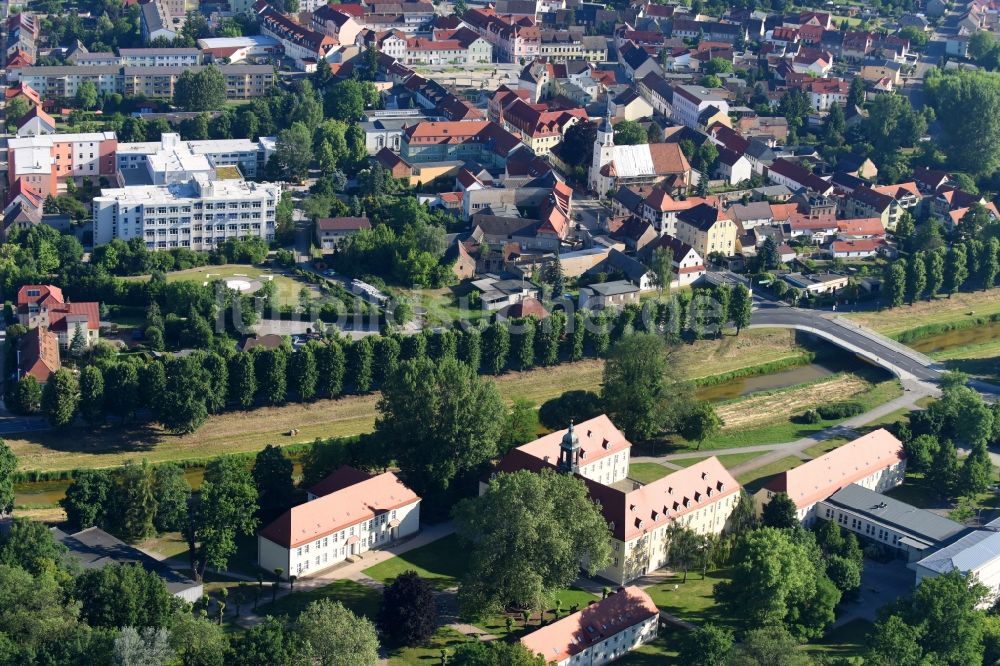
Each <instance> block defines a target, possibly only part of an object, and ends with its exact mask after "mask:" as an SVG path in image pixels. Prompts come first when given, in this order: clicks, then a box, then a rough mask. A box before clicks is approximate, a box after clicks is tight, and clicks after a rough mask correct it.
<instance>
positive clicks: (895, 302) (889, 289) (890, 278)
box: [882, 259, 906, 308]
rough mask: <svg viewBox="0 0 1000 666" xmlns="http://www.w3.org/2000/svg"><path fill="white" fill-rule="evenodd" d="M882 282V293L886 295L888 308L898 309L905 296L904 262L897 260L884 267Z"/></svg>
mask: <svg viewBox="0 0 1000 666" xmlns="http://www.w3.org/2000/svg"><path fill="white" fill-rule="evenodd" d="M884 282H885V285H884V286H883V287H882V291H884V292H885V294H886V300H887V301H888V302H889V307H893V308H898V307H899V306H901V305H902V304H903V302H904V300H905V296H906V261H905V260H903V259H897V260H896V261H894V262H892V263H891V264H889V265H888V266H886V270H885V276H884Z"/></svg>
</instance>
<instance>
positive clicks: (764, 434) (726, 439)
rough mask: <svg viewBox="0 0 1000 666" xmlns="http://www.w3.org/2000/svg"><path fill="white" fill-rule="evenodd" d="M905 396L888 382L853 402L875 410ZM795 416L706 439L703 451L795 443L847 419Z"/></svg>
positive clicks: (688, 447) (681, 444)
mask: <svg viewBox="0 0 1000 666" xmlns="http://www.w3.org/2000/svg"><path fill="white" fill-rule="evenodd" d="M902 394H903V389H902V388H901V386H900V384H899V382H898V381H896V380H887V381H882V382H879V383H877V384H874V385H873V386H872V387H871V388H870V389H868V390H867V391H865V392H863V393H860V394H858V395H856V396H854V397H852V398H851V401H852V402H859V403H861V404H862V405H864V408H865V410H866V411H867V410H870V409H874V408H875V407H877V406H879V405H882V404H885V403H887V402H889V401H890V400H894V399H895V398H898V397H899V396H901V395H902ZM780 398H781V395H780V394H777V395H776V396H775V399H780ZM791 416H797V414H793V415H789V417H785V418H782V419H781V420H779V421H776V422H774V423H770V424H768V425H764V426H761V427H759V428H749V429H746V430H743V429H737V428H733V429H732V430H723V431H722V432H721V433H719V434H718V435H716V436H715V437H712V438H710V439H708V440H706V441H705V442H704V443H703V444H702V445H701V450H703V451H713V450H715V449H728V448H737V447H741V446H756V445H758V444H781V443H784V442H792V441H795V440H797V439H802V438H803V437H809V436H810V435H814V434H816V433H817V432H820V431H821V430H825V429H826V428H829V427H830V426H834V425H837V424H839V423H842V422H843V421H844V420H845V419H836V420H822V421H820V422H819V423H809V424H803V423H793V422H792V421H791ZM678 444H679V449H678V450H695V447H696V445H695V444H692V443H689V442H685V441H684V440H683V439H678Z"/></svg>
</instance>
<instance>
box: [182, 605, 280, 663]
mask: <svg viewBox="0 0 1000 666" xmlns="http://www.w3.org/2000/svg"><path fill="white" fill-rule="evenodd" d="M170 644H171V646H173V649H174V652H175V654H176V655H177V657H179V659H180V663H181V664H182V665H183V666H226V665H228V664H229V663H230V662H229V659H230V658H232V657H233V654H232V652H231V651H230V645H229V639H228V637H227V636H226V631H225V629H223V628H222V627H220V626H219V625H218V624H216V623H215V622H212V621H210V620H209V619H208V618H202V617H197V616H195V615H193V614H191V613H177V614H176V615H175V616H174V619H173V622H171V624H170ZM262 663H263V662H262ZM275 663H276V664H277V663H280V662H275ZM293 663H294V662H289V666H291V664H293Z"/></svg>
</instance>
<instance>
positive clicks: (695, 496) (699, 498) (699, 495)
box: [694, 493, 701, 502]
mask: <svg viewBox="0 0 1000 666" xmlns="http://www.w3.org/2000/svg"><path fill="white" fill-rule="evenodd" d="M694 501H695V502H700V501H701V493H695V494H694Z"/></svg>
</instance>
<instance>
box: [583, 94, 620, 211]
mask: <svg viewBox="0 0 1000 666" xmlns="http://www.w3.org/2000/svg"><path fill="white" fill-rule="evenodd" d="M614 150H615V129H614V127H612V126H611V114H610V113H608V114H607V115H605V116H604V120H603V121H602V122H601V126H600V127H599V128H597V138H596V139H594V156H593V159H592V160H591V163H590V178H589V181H590V189H592V190H594V191H595V192H597V196H599V197H603V196H604V195H605V194H606V192H605V191H604V190H603V186H602V181H603V178H602V177H601V167H603V166H604V165H605V164H607V163H608V162H610V161H611V159H612V156H613V154H614Z"/></svg>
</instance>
